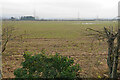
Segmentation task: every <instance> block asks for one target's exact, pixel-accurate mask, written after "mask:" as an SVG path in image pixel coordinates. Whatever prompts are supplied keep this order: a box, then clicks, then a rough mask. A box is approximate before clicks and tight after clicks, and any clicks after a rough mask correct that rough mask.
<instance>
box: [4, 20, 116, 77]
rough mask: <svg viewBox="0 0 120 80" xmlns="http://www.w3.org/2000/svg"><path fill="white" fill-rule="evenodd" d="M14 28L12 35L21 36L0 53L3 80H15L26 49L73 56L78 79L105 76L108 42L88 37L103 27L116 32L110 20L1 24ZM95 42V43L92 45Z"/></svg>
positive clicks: (8, 22) (11, 41) (5, 22)
mask: <svg viewBox="0 0 120 80" xmlns="http://www.w3.org/2000/svg"><path fill="white" fill-rule="evenodd" d="M6 26H8V27H9V26H12V27H15V28H16V32H14V35H21V34H26V35H23V36H20V37H19V38H20V39H19V38H17V39H14V40H10V41H9V42H8V44H7V47H6V50H5V52H4V53H3V54H2V55H3V56H2V60H3V69H2V71H3V78H13V77H15V76H14V74H13V72H14V70H15V69H16V68H19V67H21V66H20V63H21V62H22V61H23V60H24V59H23V57H22V54H23V53H24V51H25V50H27V51H29V52H33V53H39V52H40V51H41V50H42V49H44V50H45V51H46V54H48V55H49V54H55V53H59V54H61V55H64V56H69V57H73V58H74V60H75V62H76V63H79V64H80V67H81V69H82V71H81V72H80V75H81V77H87V78H89V77H94V78H97V77H104V76H106V74H107V73H108V67H107V62H106V60H107V43H106V40H105V41H104V42H103V41H98V40H97V39H96V38H95V37H90V36H87V35H88V34H90V33H92V31H88V30H86V29H87V28H92V29H95V30H103V28H104V27H107V28H109V27H110V26H113V27H114V30H116V29H117V22H113V21H3V27H6ZM93 41H94V42H93Z"/></svg>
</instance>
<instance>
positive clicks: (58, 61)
mask: <svg viewBox="0 0 120 80" xmlns="http://www.w3.org/2000/svg"><path fill="white" fill-rule="evenodd" d="M23 56H24V58H25V61H24V62H22V63H21V65H22V68H18V69H16V70H15V71H14V75H15V76H16V78H76V77H77V74H78V71H80V66H79V65H78V64H74V60H73V59H72V58H68V57H65V56H61V55H59V54H57V53H56V54H55V55H50V56H48V55H46V54H45V53H43V51H42V53H39V54H36V55H33V56H32V53H29V52H26V53H25V54H24V55H23Z"/></svg>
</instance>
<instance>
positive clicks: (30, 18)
mask: <svg viewBox="0 0 120 80" xmlns="http://www.w3.org/2000/svg"><path fill="white" fill-rule="evenodd" d="M20 20H35V17H33V16H22V17H21V18H20Z"/></svg>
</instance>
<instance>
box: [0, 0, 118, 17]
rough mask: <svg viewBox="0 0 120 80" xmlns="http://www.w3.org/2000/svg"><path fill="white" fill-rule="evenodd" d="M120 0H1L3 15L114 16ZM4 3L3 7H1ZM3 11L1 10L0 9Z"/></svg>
mask: <svg viewBox="0 0 120 80" xmlns="http://www.w3.org/2000/svg"><path fill="white" fill-rule="evenodd" d="M118 1H119V0H0V9H2V12H3V17H10V16H13V17H20V16H24V15H34V14H35V16H36V17H39V18H78V14H79V18H96V17H97V16H98V17H99V18H114V17H116V16H117V12H118V11H117V10H118ZM1 5H2V7H1ZM0 12H1V11H0Z"/></svg>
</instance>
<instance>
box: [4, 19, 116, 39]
mask: <svg viewBox="0 0 120 80" xmlns="http://www.w3.org/2000/svg"><path fill="white" fill-rule="evenodd" d="M86 22H87V23H92V22H93V23H96V24H82V23H86ZM9 25H13V26H14V27H16V28H18V30H19V31H17V34H21V33H25V32H26V33H27V34H30V35H29V36H27V38H69V39H73V38H81V37H83V36H84V35H85V33H86V28H93V29H97V30H101V29H103V27H105V26H106V27H108V26H115V25H117V24H116V23H114V22H109V21H99V22H98V21H6V22H3V26H9Z"/></svg>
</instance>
